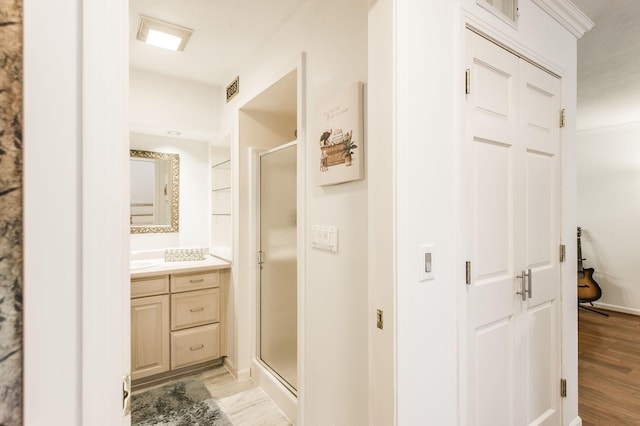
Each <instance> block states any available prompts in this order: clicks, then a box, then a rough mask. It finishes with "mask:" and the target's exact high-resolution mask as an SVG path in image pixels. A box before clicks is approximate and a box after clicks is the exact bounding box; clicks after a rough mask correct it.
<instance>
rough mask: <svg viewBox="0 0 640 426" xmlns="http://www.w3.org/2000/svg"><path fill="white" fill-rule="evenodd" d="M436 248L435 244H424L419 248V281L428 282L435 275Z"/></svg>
mask: <svg viewBox="0 0 640 426" xmlns="http://www.w3.org/2000/svg"><path fill="white" fill-rule="evenodd" d="M434 260H435V247H434V245H433V244H422V245H420V246H419V247H418V281H421V282H422V281H428V280H432V279H434V278H435V275H434V265H435V263H434Z"/></svg>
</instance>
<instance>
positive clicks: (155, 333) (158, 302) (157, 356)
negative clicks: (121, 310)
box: [131, 294, 170, 380]
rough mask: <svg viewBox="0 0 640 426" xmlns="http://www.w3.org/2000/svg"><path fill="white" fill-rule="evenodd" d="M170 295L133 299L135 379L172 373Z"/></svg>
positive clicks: (132, 324)
mask: <svg viewBox="0 0 640 426" xmlns="http://www.w3.org/2000/svg"><path fill="white" fill-rule="evenodd" d="M169 333H170V332H169V295H167V294H165V295H161V296H151V297H141V298H139V299H132V300H131V378H132V379H133V380H135V379H140V378H142V377H147V376H151V375H153V374H158V373H163V372H165V371H169Z"/></svg>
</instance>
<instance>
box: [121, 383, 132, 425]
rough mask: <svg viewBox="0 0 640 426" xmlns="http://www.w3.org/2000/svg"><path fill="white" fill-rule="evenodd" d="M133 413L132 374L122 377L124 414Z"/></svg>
mask: <svg viewBox="0 0 640 426" xmlns="http://www.w3.org/2000/svg"><path fill="white" fill-rule="evenodd" d="M129 414H131V374H127V375H126V376H124V377H123V378H122V415H123V416H128V415H129Z"/></svg>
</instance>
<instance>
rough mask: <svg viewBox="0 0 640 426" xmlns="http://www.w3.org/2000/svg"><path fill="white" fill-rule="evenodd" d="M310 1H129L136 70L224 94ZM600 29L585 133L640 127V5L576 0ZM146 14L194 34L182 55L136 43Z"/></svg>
mask: <svg viewBox="0 0 640 426" xmlns="http://www.w3.org/2000/svg"><path fill="white" fill-rule="evenodd" d="M306 1H307V0H269V1H255V0H189V1H188V2H185V1H184V0H131V2H130V11H129V12H130V33H131V34H130V65H131V67H133V68H137V69H142V70H146V71H151V72H157V73H161V74H165V75H169V76H172V77H176V78H181V79H186V80H191V81H196V82H199V83H205V84H210V85H215V86H221V87H225V86H226V85H227V84H229V82H231V80H232V79H233V78H234V77H235V76H236V74H235V72H236V70H238V69H239V68H241V67H242V66H243V65H244V64H245V63H246V62H247V61H249V60H250V59H251V57H252V55H253V54H254V53H255V52H257V51H259V50H260V48H261V47H262V46H263V44H264V43H266V42H267V41H268V40H269V38H270V37H271V36H272V35H273V34H274V33H275V32H276V31H277V30H278V27H279V26H280V25H282V24H283V23H284V22H286V21H287V20H288V19H289V17H290V16H292V15H293V14H294V13H295V12H296V11H297V10H298V8H299V7H300V6H301V5H302V4H303V3H304V2H306ZM572 1H573V3H574V4H575V5H576V6H578V7H579V8H580V9H581V10H582V11H583V12H584V13H585V14H586V15H587V16H589V17H590V18H591V20H592V21H593V22H594V23H595V27H594V28H593V29H592V30H591V31H589V32H587V33H586V34H585V35H584V36H583V37H582V38H581V39H580V40H579V41H578V116H577V127H578V129H579V130H583V129H591V128H600V127H606V126H612V125H619V124H625V123H630V122H637V121H639V120H640V1H638V0H572ZM140 14H144V15H148V16H151V17H153V18H157V19H161V20H165V21H169V22H172V23H174V24H178V25H181V26H185V27H188V28H192V29H194V30H195V31H194V33H193V35H192V36H191V40H190V41H189V44H188V45H187V48H186V49H185V50H184V51H183V52H171V51H167V50H163V49H159V48H156V47H153V46H149V45H146V44H145V43H143V42H141V41H138V40H136V39H135V34H136V30H137V26H138V17H139V15H140Z"/></svg>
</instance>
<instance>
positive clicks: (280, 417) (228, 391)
mask: <svg viewBox="0 0 640 426" xmlns="http://www.w3.org/2000/svg"><path fill="white" fill-rule="evenodd" d="M190 377H197V378H199V379H201V380H202V381H203V382H204V385H205V386H206V388H207V389H208V390H209V393H210V394H211V396H212V397H213V399H214V400H215V401H216V403H217V404H218V406H219V407H220V409H221V410H222V411H224V412H225V413H226V414H227V416H228V417H229V420H231V423H233V426H291V425H292V423H291V422H290V421H289V420H288V419H287V418H286V417H285V415H284V414H283V413H282V411H280V409H279V408H278V406H276V405H275V404H274V402H273V401H272V400H271V399H270V398H269V397H268V396H267V394H265V393H264V391H263V390H262V389H260V388H259V387H258V386H257V385H256V383H255V382H254V381H253V380H252V379H247V380H240V381H239V380H236V379H235V378H234V377H233V376H232V375H231V374H230V373H229V371H228V370H227V369H226V368H225V367H224V366H222V365H219V366H216V367H212V368H211V369H208V370H205V371H203V372H201V373H196V374H194V375H192V376H190ZM182 379H184V377H183V378H182ZM166 384H167V382H164V383H161V384H157V385H154V386H151V387H156V386H163V385H166ZM145 389H149V387H145V388H143V389H140V390H139V391H134V393H135V392H141V391H143V390H145ZM132 408H133V409H134V410H135V407H132Z"/></svg>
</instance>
